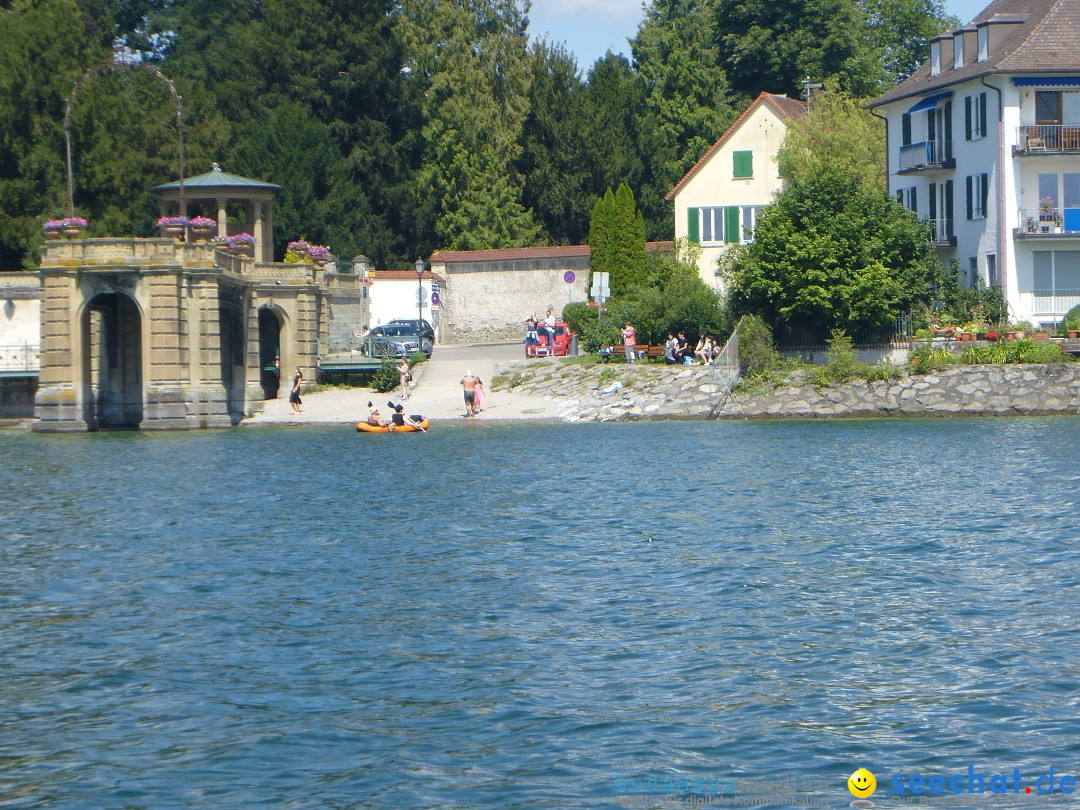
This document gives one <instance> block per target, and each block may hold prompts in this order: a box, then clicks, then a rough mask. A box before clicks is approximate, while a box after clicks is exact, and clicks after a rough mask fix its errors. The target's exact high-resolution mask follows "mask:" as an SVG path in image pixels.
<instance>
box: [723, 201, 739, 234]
mask: <svg viewBox="0 0 1080 810" xmlns="http://www.w3.org/2000/svg"><path fill="white" fill-rule="evenodd" d="M740 236H741V234H740V233H739V206H737V205H729V206H728V207H727V208H725V209H724V242H726V243H728V244H738V242H739V237H740Z"/></svg>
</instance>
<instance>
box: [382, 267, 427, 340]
mask: <svg viewBox="0 0 1080 810" xmlns="http://www.w3.org/2000/svg"><path fill="white" fill-rule="evenodd" d="M368 277H369V280H370V284H369V286H368V295H369V296H370V298H371V323H369V324H368V326H378V325H380V324H384V323H389V322H390V321H392V320H394V319H395V318H410V319H415V318H423V319H425V320H426V321H428V322H429V323H430V324H432V326H433V327H435V328H438V323H439V298H440V295H439V293H440V289H441V287H440V285H441V284H442V283H443V281H442V279H441V278H440V277H439V276H438V275H436V274H434V273H432V272H431V271H430V270H426V269H425V270H424V274H423V275H422V276H417V275H416V271H415V270H374V271H371V272H370V273H369V276H368ZM418 290H419V294H418V293H417V291H418ZM433 292H434V293H435V298H434V299H432V295H431V294H432V293H433ZM417 299H419V303H418V302H417Z"/></svg>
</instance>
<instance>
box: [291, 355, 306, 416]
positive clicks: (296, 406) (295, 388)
mask: <svg viewBox="0 0 1080 810" xmlns="http://www.w3.org/2000/svg"><path fill="white" fill-rule="evenodd" d="M303 382H304V373H303V372H302V371H300V366H297V367H296V376H295V377H293V384H292V390H291V391H289V404H290V405H291V406H292V412H293V413H300V406H301V405H303V404H304V403H303V400H301V399H300V385H301V383H303Z"/></svg>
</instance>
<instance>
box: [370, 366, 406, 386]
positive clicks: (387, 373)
mask: <svg viewBox="0 0 1080 810" xmlns="http://www.w3.org/2000/svg"><path fill="white" fill-rule="evenodd" d="M400 382H401V375H399V374H398V370H397V363H396V362H395V361H393V360H389V359H388V360H383V364H382V366H381V367H380V368H379V370H378V371H376V372H375V373H374V374H373V375H372V377H371V387H372V388H374V389H375V390H376V391H378V392H379V393H380V394H385V393H386V392H387V391H393V390H394V389H395V388H396V387H397V386H398V384H399V383H400Z"/></svg>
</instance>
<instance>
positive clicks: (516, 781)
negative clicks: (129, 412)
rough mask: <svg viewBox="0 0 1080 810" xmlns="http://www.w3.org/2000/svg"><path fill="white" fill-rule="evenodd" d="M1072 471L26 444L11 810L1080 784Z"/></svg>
mask: <svg viewBox="0 0 1080 810" xmlns="http://www.w3.org/2000/svg"><path fill="white" fill-rule="evenodd" d="M1077 447H1080V419H1038V420H1029V419H1008V420H1006V419H1001V420H991V419H986V420H966V419H949V420H944V419H943V420H908V421H869V420H868V421H836V422H825V421H806V422H798V421H796V422H742V423H656V424H607V425H592V424H590V425H575V426H568V425H497V424H484V423H482V422H477V423H472V424H460V425H452V426H443V425H439V426H437V427H436V428H435V429H433V430H432V431H431V432H430V433H429V434H428V435H419V434H417V435H405V436H358V435H356V434H355V433H354V432H351V431H350V430H348V429H341V428H337V429H330V428H314V427H282V428H265V429H233V430H223V431H205V432H197V433H183V434H165V435H155V434H143V433H111V434H110V433H101V434H93V435H77V436H38V435H28V434H23V433H3V434H0V451H2V453H3V459H4V464H3V469H2V471H0V482H2V485H3V492H4V501H5V509H4V513H5V514H4V517H3V522H2V526H3V530H2V533H0V807H2V808H12V807H19V808H21V807H65V808H66V807H132V808H134V807H152V808H166V807H167V808H172V807H229V808H233V807H236V808H239V807H244V808H249V807H251V808H254V807H287V808H301V807H304V808H306V807H313V808H314V807H330V808H345V807H363V808H434V807H440V808H441V807H454V808H473V807H476V808H481V807H482V808H526V807H528V808H564V807H565V808H570V807H585V806H615V805H614V804H613V802H618V803H622V804H628V803H629V802H630V800H631V799H632V800H634V801H635V802H637V801H641V800H643V799H645V798H647V799H649V800H650V801H656V802H659V801H661V800H664V801H673V800H674V799H675V798H678V799H680V800H681V801H682V803H683V804H684V805H685V806H693V804H694V802H696V803H697V806H704V805H706V804H707V803H714V804H718V803H719V802H720V801H721V799H722V798H728V799H731V798H732V797H734V798H735V799H740V798H741V799H742V800H748V799H750V798H752V797H754V796H755V795H758V794H761V795H764V796H765V798H763V799H761V801H760V802H759V803H758V804H757V805H756V806H777V807H780V806H786V805H789V804H790V802H788V801H787V800H786V799H784V798H783V797H782V795H781V794H782V793H783V792H784V790H786V788H785V789H784V790H780V792H779V793H778V792H777V790H776V789H775V786H774V787H773V788H770V787H767V786H763V784H762V783H761V782H760V780H780V778H781V777H783V778H787V777H789V776H791V775H794V777H795V778H796V780H801V781H799V784H798V790H799V792H798V794H797V795H798V796H801V797H804V798H805V797H810V798H811V799H813V800H814V801H816V802H817V804H818V806H821V805H822V804H827V805H828V806H832V807H846V806H847V805H848V803H849V802H850V801H851V800H852V796H851V794H849V793H848V791H847V788H846V780H847V777H848V774H850V773H851V772H852V771H854V770H855V769H856V768H858V767H860V766H863V767H866V768H868V769H870V770H871V771H872V772H874V773H875V775H876V776H877V781H878V791H877V794H875V795H874V796H873V801H874V802H875V803H876V804H878V805H879V806H881V805H889V804H890V803H891V802H892V801H893V800H892V788H891V784H892V783H891V780H892V777H893V776H894V775H903V778H905V779H906V778H908V775H910V774H924V775H930V774H945V775H946V777H948V775H950V774H963V775H964V784H966V782H967V778H968V777H967V774H968V768H969V765H971V766H973V767H974V771H975V772H978V773H981V774H985V775H986V776H987V778H989V776H990V774H992V773H998V774H1012V773H1013V771H1014V769H1018V770H1019V773H1020V775H1021V776H1022V778H1023V779H1024V780H1025V781H1024V784H1025V785H1033V784H1034V782H1035V778H1036V777H1038V776H1040V775H1042V774H1047V773H1048V772H1049V770H1050V768H1054V769H1055V770H1054V773H1055V779H1056V780H1060V777H1061V776H1062V775H1063V774H1072V775H1073V776H1078V775H1080V631H1078V630H1077V620H1076V617H1077V613H1078V610H1080V560H1078V555H1077V553H1076V548H1075V544H1076V538H1077V526H1078V520H1077V507H1078V499H1080V463H1078V460H1077V457H1076V456H1077ZM627 763H632V764H630V765H627ZM1010 778H1011V776H1010ZM665 779H667V780H678V779H683V780H690V781H687V782H686V783H685V784H680V783H678V782H677V781H675V783H674V787H670V786H669V787H668V788H667V789H665V788H664V784H665V782H664V780H665ZM693 780H697V781H693ZM710 780H712V781H711V783H710ZM736 780H741V781H736ZM749 780H759V782H758V783H756V784H755V783H752V782H750V781H749ZM1055 784H1056V783H1055ZM679 788H682V790H680V789H679ZM987 789H988V790H989V785H988V786H987ZM1010 790H1011V786H1010ZM770 791H772V792H770ZM787 792H788V793H792V792H793V791H791V790H787ZM907 795H909V796H910V795H911V794H910V793H909V794H907ZM1059 796H1060V794H1059ZM713 800H715V802H714V801H713ZM636 806H641V805H636Z"/></svg>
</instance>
